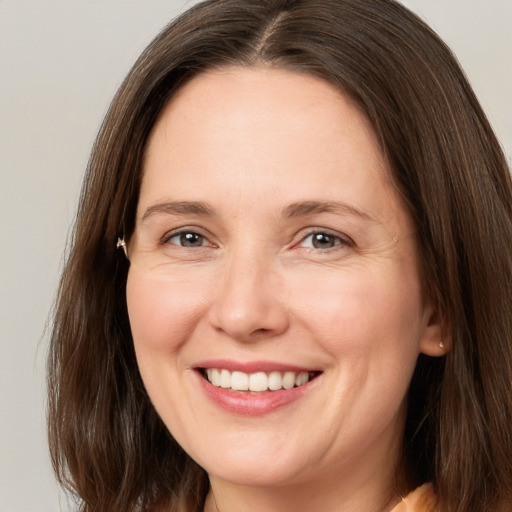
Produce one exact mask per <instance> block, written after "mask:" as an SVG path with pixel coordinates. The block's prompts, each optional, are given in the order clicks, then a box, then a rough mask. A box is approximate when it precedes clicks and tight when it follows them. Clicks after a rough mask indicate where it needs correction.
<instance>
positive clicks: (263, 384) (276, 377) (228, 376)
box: [206, 368, 310, 392]
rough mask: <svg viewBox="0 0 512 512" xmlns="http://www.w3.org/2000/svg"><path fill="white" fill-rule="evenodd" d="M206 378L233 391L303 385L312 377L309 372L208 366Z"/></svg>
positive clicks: (255, 390)
mask: <svg viewBox="0 0 512 512" xmlns="http://www.w3.org/2000/svg"><path fill="white" fill-rule="evenodd" d="M206 378H207V379H208V381H209V382H211V383H212V384H213V385H214V386H217V387H220V388H224V389H231V390H232V391H254V392H263V391H267V390H270V391H278V390H280V389H292V388H293V387H299V386H303V385H304V384H307V383H308V382H309V379H310V374H309V373H308V372H277V371H273V372H269V373H265V372H256V373H250V374H248V373H244V372H239V371H234V372H230V371H229V370H226V369H224V368H220V369H219V368H208V369H207V370H206Z"/></svg>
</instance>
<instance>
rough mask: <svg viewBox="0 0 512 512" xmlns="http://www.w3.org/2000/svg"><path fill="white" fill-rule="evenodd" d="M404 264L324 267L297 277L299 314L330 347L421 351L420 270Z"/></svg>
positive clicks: (360, 352)
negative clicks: (371, 268)
mask: <svg viewBox="0 0 512 512" xmlns="http://www.w3.org/2000/svg"><path fill="white" fill-rule="evenodd" d="M403 270H404V269H403V268H402V269H398V268H397V269H396V270H395V269H387V271H386V272H359V271H357V269H341V270H338V271H337V272H336V271H335V272H333V271H332V270H330V271H329V272H327V271H325V273H324V274H323V273H322V271H321V270H320V271H318V272H316V273H315V275H314V276H313V275H309V276H306V278H305V279H302V280H295V285H294V291H293V292H292V293H291V294H290V298H291V297H295V298H294V299H293V302H294V303H295V306H294V309H295V310H296V311H297V312H299V313H298V315H297V317H298V318H301V319H302V321H303V322H304V323H305V324H307V325H308V326H309V327H310V328H311V329H314V331H315V332H316V333H317V335H318V337H317V339H318V340H321V342H322V343H323V344H324V345H325V348H326V349H327V350H328V351H332V352H333V353H337V352H339V351H343V356H344V357H351V356H353V357H354V358H358V357H362V356H364V355H367V354H368V353H370V352H372V353H375V354H380V353H384V352H388V353H389V352H390V351H391V353H392V352H394V351H402V352H404V351H405V352H407V353H408V355H407V357H416V356H417V350H418V345H419V337H420V334H421V328H422V306H421V292H420V287H419V282H418V279H416V276H415V275H413V274H412V273H410V274H409V276H410V277H408V274H407V273H406V272H404V271H403ZM291 300H292V299H291ZM333 355H334V354H333ZM390 355H392V354H390Z"/></svg>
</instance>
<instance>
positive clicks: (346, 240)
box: [293, 227, 356, 252]
mask: <svg viewBox="0 0 512 512" xmlns="http://www.w3.org/2000/svg"><path fill="white" fill-rule="evenodd" d="M317 234H325V235H328V236H332V237H334V238H336V239H337V240H339V242H340V243H337V244H335V245H334V246H333V247H329V248H326V249H318V248H312V247H307V249H312V250H315V251H323V252H326V251H328V250H332V249H335V248H336V247H354V246H355V245H356V244H355V242H354V241H353V240H352V239H351V238H350V237H349V236H348V235H345V234H343V233H339V232H336V231H333V230H331V229H325V228H316V227H315V228H308V230H307V231H306V233H303V234H301V235H300V239H299V241H298V242H296V243H294V244H293V248H300V247H301V244H303V243H304V242H305V240H307V239H308V238H310V237H311V236H313V235H317ZM303 248H304V247H303Z"/></svg>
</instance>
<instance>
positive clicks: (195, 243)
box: [180, 233, 203, 247]
mask: <svg viewBox="0 0 512 512" xmlns="http://www.w3.org/2000/svg"><path fill="white" fill-rule="evenodd" d="M180 243H181V245H182V246H183V247H199V246H201V245H203V237H202V236H201V235H198V234H197V233H183V234H182V235H181V236H180Z"/></svg>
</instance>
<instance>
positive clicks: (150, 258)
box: [127, 68, 439, 487]
mask: <svg viewBox="0 0 512 512" xmlns="http://www.w3.org/2000/svg"><path fill="white" fill-rule="evenodd" d="M129 255H130V262H131V264H130V270H129V275H128V284H127V300H128V310H129V316H130V323H131V329H132V333H133V339H134V343H135V350H136V354H137V360H138V364H139V367H140V372H141V375H142V378H143V380H144V383H145V386H146V388H147V391H148V393H149V396H150V398H151V400H152V402H153V404H154V406H155V408H156V410H157V411H158V413H159V415H160V416H161V418H162V420H163V421H164V423H165V424H166V425H167V427H168V428H169V430H170V432H171V433H172V434H173V436H174V437H175V438H176V440H177V441H178V442H179V443H180V444H181V445H182V446H183V448H184V449H185V450H186V451H187V452H188V453H189V454H190V455H191V456H192V457H193V458H194V459H195V460H196V461H197V462H198V463H199V464H200V465H201V466H203V467H204V468H205V469H206V470H207V472H208V473H209V474H210V477H211V479H212V480H213V481H219V482H220V481H223V482H231V483H236V484H242V485H255V486H260V487H261V486H280V485H281V486H282V485H288V484H290V485H292V484H297V483H300V482H304V481H311V480H312V479H315V478H317V479H320V478H321V479H322V480H323V481H326V480H325V479H328V478H329V477H330V476H336V478H340V477H342V478H345V480H347V479H353V480H354V481H360V480H361V481H364V480H365V479H366V480H368V479H372V478H376V477H378V476H379V475H382V474H386V475H389V474H390V471H392V466H393V464H394V462H395V461H396V457H398V451H399V449H400V439H401V435H402V429H403V422H404V412H405V411H404V409H405V407H404V396H405V394H406V391H407V388H408V385H409V381H410V378H411V375H412V372H413V369H414V366H415V362H416V358H417V356H418V353H419V352H420V351H423V352H426V353H430V354H433V355H435V352H436V350H438V349H437V346H438V345H437V344H438V341H439V339H438V335H439V329H438V326H437V324H436V315H435V313H434V312H433V311H432V308H431V307H430V305H429V304H428V303H426V301H424V300H423V297H422V290H421V286H420V276H419V273H418V266H419V265H418V255H417V247H416V244H415V237H414V226H413V225H412V223H411V219H410V218H409V216H408V214H407V212H406V210H405V208H404V206H403V204H402V202H401V201H400V199H399V197H398V194H397V192H396V190H395V189H394V188H393V185H392V184H391V178H390V172H389V169H388V166H387V163H386V161H385V159H384V157H383V155H382V152H381V150H380V148H379V144H378V142H377V140H376V136H375V134H374V132H373V130H372V128H371V126H370V124H369V122H368V121H367V119H366V118H365V116H364V115H363V114H362V113H361V111H360V110H359V109H358V108H357V107H356V106H355V105H354V104H353V103H352V102H351V101H350V100H349V99H347V98H346V97H344V96H343V95H341V94H340V93H339V92H338V91H337V90H335V89H334V88H333V87H332V86H330V85H329V84H327V83H325V82H323V81H321V80H319V79H317V78H314V77H311V76H307V75H302V74H298V73H292V72H286V71H280V70H275V69H274V70H271V69H266V68H251V69H248V68H228V69H225V70H219V71H212V72H209V73H206V74H202V75H200V76H198V77H196V78H194V79H193V80H192V81H190V82H189V83H188V84H187V85H185V86H184V87H183V88H182V89H181V90H180V91H179V92H178V93H177V94H176V95H175V96H174V98H173V99H172V100H171V101H170V102H169V104H168V105H167V106H166V108H165V109H164V111H163V112H162V114H161V116H160V118H159V120H158V122H157V123H156V125H155V127H154V129H153V132H152V134H151V137H150V139H149V143H148V147H147V154H146V159H145V163H144V169H143V181H142V187H141V191H140V200H139V205H138V211H137V221H136V229H135V232H134V235H133V237H132V239H131V240H130V244H129ZM211 381H213V382H211ZM269 388H270V389H269Z"/></svg>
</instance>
